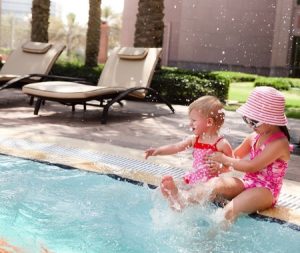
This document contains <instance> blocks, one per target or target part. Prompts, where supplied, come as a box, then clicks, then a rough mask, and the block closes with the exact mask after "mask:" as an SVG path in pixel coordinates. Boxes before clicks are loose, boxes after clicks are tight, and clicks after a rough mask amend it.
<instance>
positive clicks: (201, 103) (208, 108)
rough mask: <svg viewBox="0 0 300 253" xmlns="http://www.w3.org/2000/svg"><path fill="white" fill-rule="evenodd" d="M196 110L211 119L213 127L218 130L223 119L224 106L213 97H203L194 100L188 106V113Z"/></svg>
mask: <svg viewBox="0 0 300 253" xmlns="http://www.w3.org/2000/svg"><path fill="white" fill-rule="evenodd" d="M192 110H197V111H199V112H200V113H202V114H203V115H204V116H206V117H208V118H212V119H213V121H214V124H215V126H216V127H217V128H218V129H219V128H220V127H221V126H222V125H223V123H224V119H225V113H224V105H223V103H222V102H221V101H220V100H219V99H218V98H217V97H215V96H203V97H200V98H198V99H196V100H195V101H194V102H192V103H191V104H190V105H189V113H191V111H192Z"/></svg>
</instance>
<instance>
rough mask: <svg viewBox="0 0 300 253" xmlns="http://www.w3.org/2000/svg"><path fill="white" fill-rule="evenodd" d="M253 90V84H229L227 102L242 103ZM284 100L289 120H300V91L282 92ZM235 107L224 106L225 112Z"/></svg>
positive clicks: (235, 106)
mask: <svg viewBox="0 0 300 253" xmlns="http://www.w3.org/2000/svg"><path fill="white" fill-rule="evenodd" d="M253 89H254V86H253V82H243V83H231V84H230V88H229V94H228V100H230V101H238V102H239V103H244V102H246V100H247V97H248V96H249V94H250V92H251V91H252V90H253ZM282 93H283V94H284V96H285V99H286V114H287V117H289V118H296V119H300V89H290V90H289V91H283V92H282ZM237 107H238V106H237V105H230V106H226V107H225V108H226V109H227V110H235V109H236V108H237Z"/></svg>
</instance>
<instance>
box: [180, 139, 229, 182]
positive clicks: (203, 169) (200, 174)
mask: <svg viewBox="0 0 300 253" xmlns="http://www.w3.org/2000/svg"><path fill="white" fill-rule="evenodd" d="M223 138H224V137H220V138H219V139H218V140H217V141H216V142H215V143H214V144H207V143H201V142H199V136H198V137H197V138H196V141H195V144H194V146H193V149H194V150H193V159H194V161H193V170H192V171H190V172H188V173H187V174H186V175H185V176H184V178H183V180H184V182H185V183H186V184H195V183H197V182H206V181H208V180H209V179H211V178H213V177H217V176H218V175H219V174H218V172H215V173H213V172H211V171H210V168H209V166H208V164H205V160H204V157H205V156H206V155H208V154H211V153H213V152H216V151H218V149H217V144H218V142H219V141H220V140H222V139H223Z"/></svg>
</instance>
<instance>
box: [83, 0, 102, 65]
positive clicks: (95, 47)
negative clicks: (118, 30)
mask: <svg viewBox="0 0 300 253" xmlns="http://www.w3.org/2000/svg"><path fill="white" fill-rule="evenodd" d="M89 2H90V10H89V21H88V29H87V35H86V49H85V65H86V66H89V67H94V66H97V64H98V54H99V42H100V24H101V12H100V5H101V0H89Z"/></svg>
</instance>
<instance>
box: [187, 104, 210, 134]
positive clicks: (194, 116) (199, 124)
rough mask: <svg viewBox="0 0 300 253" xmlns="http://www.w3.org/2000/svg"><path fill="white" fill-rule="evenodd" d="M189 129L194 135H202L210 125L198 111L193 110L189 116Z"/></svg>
mask: <svg viewBox="0 0 300 253" xmlns="http://www.w3.org/2000/svg"><path fill="white" fill-rule="evenodd" d="M189 118H190V127H191V128H192V131H193V133H194V134H195V135H202V134H203V133H205V132H206V131H207V129H208V126H209V125H210V122H209V119H208V118H207V117H206V116H205V115H203V113H202V112H201V111H199V110H196V109H193V110H192V111H191V112H190V114H189Z"/></svg>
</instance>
